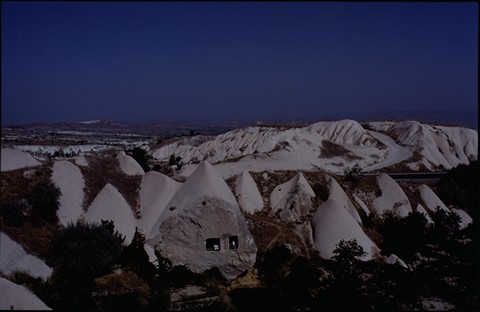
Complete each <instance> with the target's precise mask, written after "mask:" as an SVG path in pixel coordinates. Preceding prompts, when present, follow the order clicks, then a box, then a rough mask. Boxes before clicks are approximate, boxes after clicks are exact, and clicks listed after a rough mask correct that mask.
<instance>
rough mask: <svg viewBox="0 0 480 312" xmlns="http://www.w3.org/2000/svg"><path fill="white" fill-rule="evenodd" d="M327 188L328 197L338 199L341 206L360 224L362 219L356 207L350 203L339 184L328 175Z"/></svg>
mask: <svg viewBox="0 0 480 312" xmlns="http://www.w3.org/2000/svg"><path fill="white" fill-rule="evenodd" d="M328 188H329V193H330V195H329V198H334V199H335V200H336V201H338V203H339V204H340V205H341V206H343V208H345V209H346V210H347V211H348V212H349V213H350V214H351V215H352V217H353V218H354V219H355V220H356V221H357V222H358V223H360V224H362V219H361V218H360V215H359V214H358V212H357V209H356V208H355V206H354V205H353V204H352V202H351V201H350V198H348V196H347V194H346V193H345V191H344V190H343V189H342V187H341V186H340V184H338V182H337V181H336V180H335V179H334V178H333V177H329V181H328Z"/></svg>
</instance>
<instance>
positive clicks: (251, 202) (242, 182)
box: [235, 171, 263, 214]
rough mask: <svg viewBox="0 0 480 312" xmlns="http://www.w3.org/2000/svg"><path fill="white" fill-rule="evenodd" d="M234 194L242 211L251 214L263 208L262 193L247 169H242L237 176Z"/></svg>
mask: <svg viewBox="0 0 480 312" xmlns="http://www.w3.org/2000/svg"><path fill="white" fill-rule="evenodd" d="M235 195H236V196H237V200H238V204H239V205H240V208H241V209H242V211H243V212H245V213H250V214H253V213H255V212H257V211H261V210H262V209H263V199H262V195H260V192H259V191H258V188H257V185H256V184H255V181H254V180H253V178H252V176H251V175H250V174H249V173H248V171H244V172H242V173H241V174H240V175H239V176H238V178H237V183H236V185H235Z"/></svg>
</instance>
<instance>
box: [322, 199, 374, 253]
mask: <svg viewBox="0 0 480 312" xmlns="http://www.w3.org/2000/svg"><path fill="white" fill-rule="evenodd" d="M312 228H313V241H314V243H315V247H316V249H317V250H318V252H319V253H320V256H321V257H322V258H325V259H329V258H331V257H333V255H334V254H333V251H334V250H335V245H336V244H338V243H339V242H340V240H342V239H343V240H345V241H348V240H351V239H356V240H357V243H358V244H359V245H360V246H362V248H363V250H364V251H365V253H366V255H365V256H364V257H363V258H361V259H362V260H370V259H372V258H373V254H374V253H375V251H377V250H378V248H377V246H376V245H375V243H374V242H372V240H371V239H370V238H369V237H368V236H367V235H366V234H365V233H364V232H363V230H362V228H361V227H360V225H359V224H358V223H357V221H356V220H355V219H354V218H353V217H352V215H351V214H350V213H349V212H348V211H347V210H346V209H345V208H344V207H343V206H342V205H341V204H340V203H339V202H338V201H336V200H335V199H329V200H327V201H326V202H324V203H323V204H322V205H321V206H320V207H318V209H317V211H316V212H315V214H314V215H313V218H312Z"/></svg>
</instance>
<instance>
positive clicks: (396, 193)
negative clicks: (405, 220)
mask: <svg viewBox="0 0 480 312" xmlns="http://www.w3.org/2000/svg"><path fill="white" fill-rule="evenodd" d="M377 181H378V185H379V186H380V190H381V191H382V196H380V197H377V198H375V200H374V201H373V209H375V211H376V212H377V213H378V214H379V215H382V214H383V213H384V212H385V211H387V210H389V211H393V212H394V213H396V214H398V215H399V216H400V217H406V216H407V215H408V213H409V212H412V206H411V205H410V201H409V200H408V197H407V195H405V192H404V191H403V190H402V188H401V187H400V186H399V185H398V184H397V182H395V181H394V180H393V179H392V178H391V177H390V176H388V175H386V174H384V173H382V174H380V175H379V176H378V177H377Z"/></svg>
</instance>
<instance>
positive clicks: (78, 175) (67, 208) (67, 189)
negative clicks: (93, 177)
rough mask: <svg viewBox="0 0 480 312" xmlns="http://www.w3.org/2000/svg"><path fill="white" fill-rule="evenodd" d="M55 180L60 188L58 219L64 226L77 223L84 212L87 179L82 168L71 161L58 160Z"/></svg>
mask: <svg viewBox="0 0 480 312" xmlns="http://www.w3.org/2000/svg"><path fill="white" fill-rule="evenodd" d="M52 180H53V182H54V183H55V184H56V185H57V186H58V187H59V188H60V191H61V192H62V196H60V199H59V202H60V207H59V209H58V211H57V215H58V219H59V220H60V223H61V224H62V225H63V226H66V225H67V224H68V223H75V222H76V221H77V220H78V219H79V218H80V216H81V215H82V214H83V198H84V193H83V188H84V187H85V181H84V179H83V176H82V172H81V171H80V169H79V168H78V167H77V166H75V165H74V164H72V163H71V162H69V161H66V160H62V161H57V162H55V164H54V165H53V172H52Z"/></svg>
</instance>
